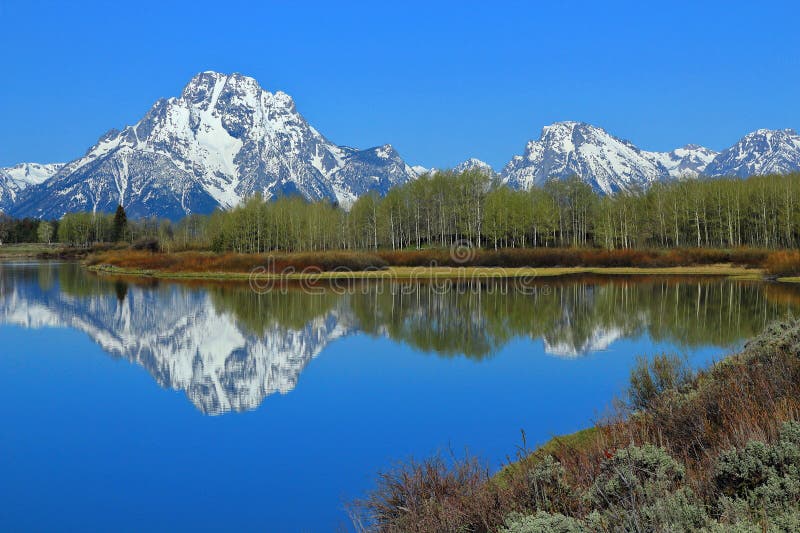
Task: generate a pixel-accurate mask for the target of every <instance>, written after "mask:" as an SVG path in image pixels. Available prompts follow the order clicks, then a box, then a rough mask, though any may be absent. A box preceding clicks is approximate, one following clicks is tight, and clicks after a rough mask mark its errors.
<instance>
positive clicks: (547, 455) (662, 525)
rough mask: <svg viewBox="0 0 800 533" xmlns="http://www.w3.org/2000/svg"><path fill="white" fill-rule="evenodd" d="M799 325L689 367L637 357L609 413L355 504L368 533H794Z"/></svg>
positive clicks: (419, 472)
mask: <svg viewBox="0 0 800 533" xmlns="http://www.w3.org/2000/svg"><path fill="white" fill-rule="evenodd" d="M799 353H800V323H799V322H786V323H776V324H773V325H772V326H769V327H768V328H767V329H766V330H765V331H764V332H763V333H762V334H761V335H760V336H759V337H758V338H756V339H755V340H753V341H751V342H750V343H748V344H747V345H746V347H745V348H744V350H743V351H742V352H741V353H739V354H737V355H734V356H731V357H729V358H727V359H725V360H723V361H721V362H718V363H716V364H714V365H713V366H711V367H710V368H709V369H707V370H703V371H700V372H694V371H691V370H689V369H687V368H686V367H685V365H684V364H683V362H682V361H681V360H680V359H678V358H676V357H673V356H667V355H664V356H659V357H656V358H654V359H652V360H651V361H649V362H648V361H646V360H644V359H643V360H641V361H640V363H639V365H638V366H637V367H636V368H635V369H634V370H633V372H632V375H631V386H630V393H629V395H628V398H627V401H626V402H625V404H624V405H620V406H619V407H618V410H617V412H616V414H615V415H613V416H610V417H609V418H608V419H607V420H606V421H604V422H602V423H600V424H598V425H597V427H596V428H593V430H591V431H585V432H582V433H581V434H578V435H576V436H573V437H571V438H566V439H555V440H554V441H552V442H551V443H549V444H548V445H547V447H546V448H542V449H540V450H538V451H534V452H532V453H531V452H529V451H528V450H526V449H525V447H524V446H523V449H522V450H521V451H520V454H519V458H518V460H517V461H516V462H514V463H512V464H510V465H509V466H507V467H506V468H504V469H503V470H502V471H501V472H499V473H497V474H495V475H492V474H491V473H490V472H489V471H488V470H487V469H486V467H484V466H483V465H482V463H481V462H480V461H478V460H477V459H475V458H472V457H467V458H443V457H433V458H430V459H426V460H423V461H411V462H409V463H406V464H402V465H400V466H398V467H397V468H395V469H392V470H389V471H387V472H384V473H382V474H381V475H380V476H379V478H378V481H377V486H376V488H375V489H374V491H373V492H372V493H370V494H369V495H367V496H366V497H365V498H364V499H362V500H360V501H357V502H355V503H354V504H353V506H352V514H353V517H354V522H355V524H356V525H357V527H359V528H360V529H363V530H369V531H386V532H394V531H398V532H399V531H404V532H413V531H419V532H422V531H472V532H483V531H486V532H489V531H504V532H509V533H534V532H548V531H565V532H579V531H689V530H703V531H720V532H722V531H796V530H797V529H798V528H800V423H798V420H799V419H798V417H799V416H800V357H799V356H798V354H799Z"/></svg>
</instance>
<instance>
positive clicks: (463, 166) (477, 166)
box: [453, 157, 497, 176]
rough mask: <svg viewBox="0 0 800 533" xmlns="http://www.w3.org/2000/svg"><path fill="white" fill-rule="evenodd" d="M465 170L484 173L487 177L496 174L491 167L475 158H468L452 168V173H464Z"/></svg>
mask: <svg viewBox="0 0 800 533" xmlns="http://www.w3.org/2000/svg"><path fill="white" fill-rule="evenodd" d="M467 170H480V171H481V172H484V173H486V174H487V175H489V176H495V175H497V173H496V172H495V171H494V169H493V168H492V166H491V165H490V164H489V163H486V162H484V161H481V160H480V159H477V158H475V157H470V158H469V159H467V160H466V161H463V162H461V163H459V164H458V165H456V166H455V167H453V171H455V172H466V171H467Z"/></svg>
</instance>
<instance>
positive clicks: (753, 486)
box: [714, 422, 800, 514]
mask: <svg viewBox="0 0 800 533" xmlns="http://www.w3.org/2000/svg"><path fill="white" fill-rule="evenodd" d="M799 443H800V424H799V423H797V422H787V423H785V424H784V425H783V426H782V427H781V431H780V434H779V438H778V440H777V441H776V442H775V443H773V444H772V445H768V444H765V443H763V442H760V441H750V442H748V443H747V445H746V446H745V447H744V448H741V449H733V450H728V451H726V452H724V453H722V454H720V456H719V457H718V458H717V460H716V463H715V465H714V484H715V485H716V487H717V489H718V490H719V491H720V492H721V493H722V494H723V495H724V496H725V497H727V498H728V499H727V500H724V499H721V500H720V506H721V507H722V509H723V510H728V511H729V512H730V509H732V508H734V509H735V508H736V503H737V502H736V500H742V501H744V502H746V503H747V505H748V506H749V507H750V508H751V509H756V510H763V511H766V512H767V513H769V514H779V513H781V512H783V511H785V510H788V509H792V508H794V507H796V506H797V504H798V503H800V445H799Z"/></svg>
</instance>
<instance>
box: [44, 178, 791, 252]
mask: <svg viewBox="0 0 800 533" xmlns="http://www.w3.org/2000/svg"><path fill="white" fill-rule="evenodd" d="M798 199H800V174H798V173H795V174H789V175H774V176H761V177H751V178H748V179H738V178H716V179H699V180H680V181H673V182H667V183H655V184H653V185H652V186H650V187H649V188H647V189H646V190H641V191H632V192H620V193H618V194H615V195H614V196H603V195H600V194H598V193H597V192H595V191H594V190H593V189H592V188H591V187H590V186H589V185H587V184H586V183H584V182H582V181H581V180H580V179H579V178H577V177H573V178H568V179H562V180H550V181H548V182H546V183H545V184H544V185H543V186H542V187H536V188H533V189H530V190H527V191H519V190H514V189H511V188H509V187H507V186H506V185H504V184H502V183H499V182H497V181H496V180H493V179H492V178H491V177H490V176H488V175H487V174H485V173H483V172H481V171H479V170H471V171H465V172H461V173H455V172H451V171H444V172H437V173H436V174H434V175H425V176H421V177H420V178H418V179H416V180H414V181H411V182H409V183H407V184H404V185H401V186H398V187H395V188H393V189H391V190H390V191H389V192H388V193H387V194H386V195H385V196H384V197H380V196H379V195H377V194H366V195H364V196H361V197H360V198H358V199H357V200H356V201H355V202H354V203H353V204H352V206H350V209H343V208H342V207H340V206H337V205H335V204H333V203H331V202H328V201H317V202H309V201H306V200H304V199H302V198H300V197H282V198H279V199H276V200H266V199H264V198H262V197H261V196H258V195H256V196H254V197H251V198H249V199H247V200H246V201H244V202H243V203H242V204H241V205H239V206H237V207H235V208H233V209H230V210H225V211H222V210H218V211H215V212H214V213H212V214H210V215H189V216H187V217H185V218H183V219H182V220H180V221H177V222H173V221H168V220H158V219H144V220H137V221H133V220H131V221H128V220H125V221H124V223H123V224H120V221H119V217H120V211H119V210H118V212H117V213H116V214H115V215H110V214H91V213H74V214H68V215H65V216H64V217H63V218H62V220H61V221H59V223H58V225H57V228H56V229H57V235H58V240H59V241H60V242H61V243H64V244H69V245H79V246H85V245H89V244H91V243H93V242H107V241H119V240H124V241H129V242H135V241H137V240H142V239H158V241H159V242H160V244H161V246H162V248H164V249H167V250H181V249H211V250H214V251H219V252H222V251H233V252H240V253H259V252H267V251H273V250H280V251H289V252H294V251H322V250H368V249H390V250H402V249H420V248H427V247H449V246H451V245H453V244H454V243H457V242H460V241H463V240H469V241H470V242H472V243H473V245H475V246H479V247H485V248H495V249H499V248H517V247H568V246H573V247H601V248H606V249H619V248H673V247H695V246H697V247H718V248H730V247H738V246H752V247H759V248H794V247H796V246H797V245H798V243H799V242H800V209H798ZM121 214H122V216H124V210H122V213H121ZM115 221H116V222H115Z"/></svg>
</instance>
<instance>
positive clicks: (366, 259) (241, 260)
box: [87, 249, 386, 273]
mask: <svg viewBox="0 0 800 533" xmlns="http://www.w3.org/2000/svg"><path fill="white" fill-rule="evenodd" d="M87 264H88V265H90V266H100V265H107V266H111V267H116V268H121V269H126V270H131V271H143V272H148V271H158V272H165V273H177V272H193V273H207V272H231V273H247V272H250V271H252V270H253V269H255V268H259V267H262V268H264V269H266V271H268V272H289V271H292V270H294V271H297V272H300V271H303V270H308V269H311V270H315V271H322V272H327V271H331V270H334V269H337V268H346V269H351V270H367V269H383V268H385V267H386V262H385V261H383V260H382V259H381V258H380V257H378V256H375V255H372V254H363V253H346V252H321V253H298V254H235V253H224V254H217V253H212V252H179V253H173V254H170V253H154V252H148V251H143V250H132V249H127V250H114V251H110V252H103V253H99V254H94V255H92V256H90V257H89V258H88V260H87Z"/></svg>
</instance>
